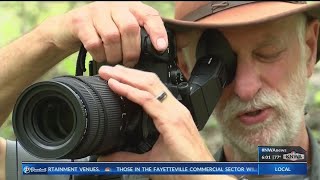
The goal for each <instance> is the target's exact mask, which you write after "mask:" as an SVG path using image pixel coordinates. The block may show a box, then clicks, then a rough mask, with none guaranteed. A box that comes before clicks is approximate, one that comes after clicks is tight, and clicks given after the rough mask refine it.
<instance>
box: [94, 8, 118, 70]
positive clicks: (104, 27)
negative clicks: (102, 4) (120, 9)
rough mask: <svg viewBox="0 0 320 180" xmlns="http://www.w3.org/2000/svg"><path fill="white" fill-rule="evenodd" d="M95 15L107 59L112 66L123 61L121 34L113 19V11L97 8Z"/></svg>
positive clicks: (95, 22) (95, 24)
mask: <svg viewBox="0 0 320 180" xmlns="http://www.w3.org/2000/svg"><path fill="white" fill-rule="evenodd" d="M96 11H97V12H94V13H93V17H94V18H93V23H94V26H95V28H96V29H97V31H98V34H99V35H100V38H101V40H102V42H103V47H104V52H105V55H106V56H105V59H106V60H107V62H108V63H110V64H118V63H120V62H121V61H122V49H121V37H120V32H119V30H118V28H117V26H116V24H115V23H114V22H113V20H112V18H111V11H109V10H105V8H96Z"/></svg>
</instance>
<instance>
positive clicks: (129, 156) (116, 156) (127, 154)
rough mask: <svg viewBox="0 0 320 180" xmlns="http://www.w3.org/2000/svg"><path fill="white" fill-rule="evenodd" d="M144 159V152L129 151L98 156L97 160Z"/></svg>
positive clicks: (145, 158)
mask: <svg viewBox="0 0 320 180" xmlns="http://www.w3.org/2000/svg"><path fill="white" fill-rule="evenodd" d="M119 160H121V161H146V160H147V157H146V155H144V154H136V153H131V152H116V153H112V154H110V155H108V156H100V157H98V159H97V161H100V162H101V161H119Z"/></svg>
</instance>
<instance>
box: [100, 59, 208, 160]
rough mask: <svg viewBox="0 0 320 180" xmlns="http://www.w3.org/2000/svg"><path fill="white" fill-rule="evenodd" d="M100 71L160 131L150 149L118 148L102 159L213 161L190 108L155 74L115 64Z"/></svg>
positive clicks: (112, 87)
mask: <svg viewBox="0 0 320 180" xmlns="http://www.w3.org/2000/svg"><path fill="white" fill-rule="evenodd" d="M99 75H100V77H101V78H103V79H105V80H107V81H108V85H109V87H110V88H111V89H112V90H113V91H114V92H115V93H117V94H118V95H120V96H124V97H126V98H128V99H129V100H130V101H132V102H135V103H137V104H139V105H140V106H142V107H143V109H144V111H145V112H146V113H148V115H149V116H150V117H151V118H152V119H153V122H154V124H155V126H156V128H157V130H158V131H159V133H160V136H159V138H158V140H157V142H156V143H155V145H154V146H153V148H152V149H151V150H150V151H149V152H146V153H144V154H135V153H129V152H116V153H113V154H111V155H107V156H102V157H100V158H99V161H214V159H213V157H212V155H211V153H210V151H209V150H208V148H207V146H206V144H205V143H204V141H203V139H202V137H201V135H200V133H199V131H198V129H197V127H196V125H195V123H194V121H193V119H192V116H191V114H190V112H189V111H188V109H187V108H186V107H185V106H183V105H182V104H181V103H180V102H179V101H178V100H177V99H176V98H175V97H174V96H173V95H172V94H171V92H170V91H169V90H168V88H167V87H166V86H165V85H164V84H163V83H162V82H161V81H160V79H159V78H158V76H157V75H156V74H154V73H151V72H144V71H140V70H137V69H130V68H126V67H124V66H121V65H116V66H115V67H110V66H102V67H101V68H100V69H99ZM163 91H165V92H166V93H167V97H166V99H164V101H163V102H160V101H159V100H158V99H157V98H155V97H156V96H158V95H159V94H160V93H161V92H163Z"/></svg>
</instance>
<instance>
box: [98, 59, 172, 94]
mask: <svg viewBox="0 0 320 180" xmlns="http://www.w3.org/2000/svg"><path fill="white" fill-rule="evenodd" d="M99 75H100V77H102V78H103V79H105V80H108V79H110V78H113V79H116V80H117V81H120V82H122V83H125V84H128V85H130V86H133V87H136V88H138V89H141V90H145V91H148V92H151V93H152V94H154V95H158V94H159V93H160V92H159V90H166V89H167V87H166V86H165V85H164V84H163V83H162V82H161V80H160V79H159V77H158V76H157V75H156V74H155V73H152V72H144V71H140V70H137V69H132V68H126V67H124V66H121V65H116V66H115V67H110V66H102V67H101V68H100V69H99Z"/></svg>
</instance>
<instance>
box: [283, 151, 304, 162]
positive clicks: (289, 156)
mask: <svg viewBox="0 0 320 180" xmlns="http://www.w3.org/2000/svg"><path fill="white" fill-rule="evenodd" d="M283 159H285V160H290V161H297V160H303V159H304V154H300V153H297V152H295V151H292V152H291V153H288V154H283Z"/></svg>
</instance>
